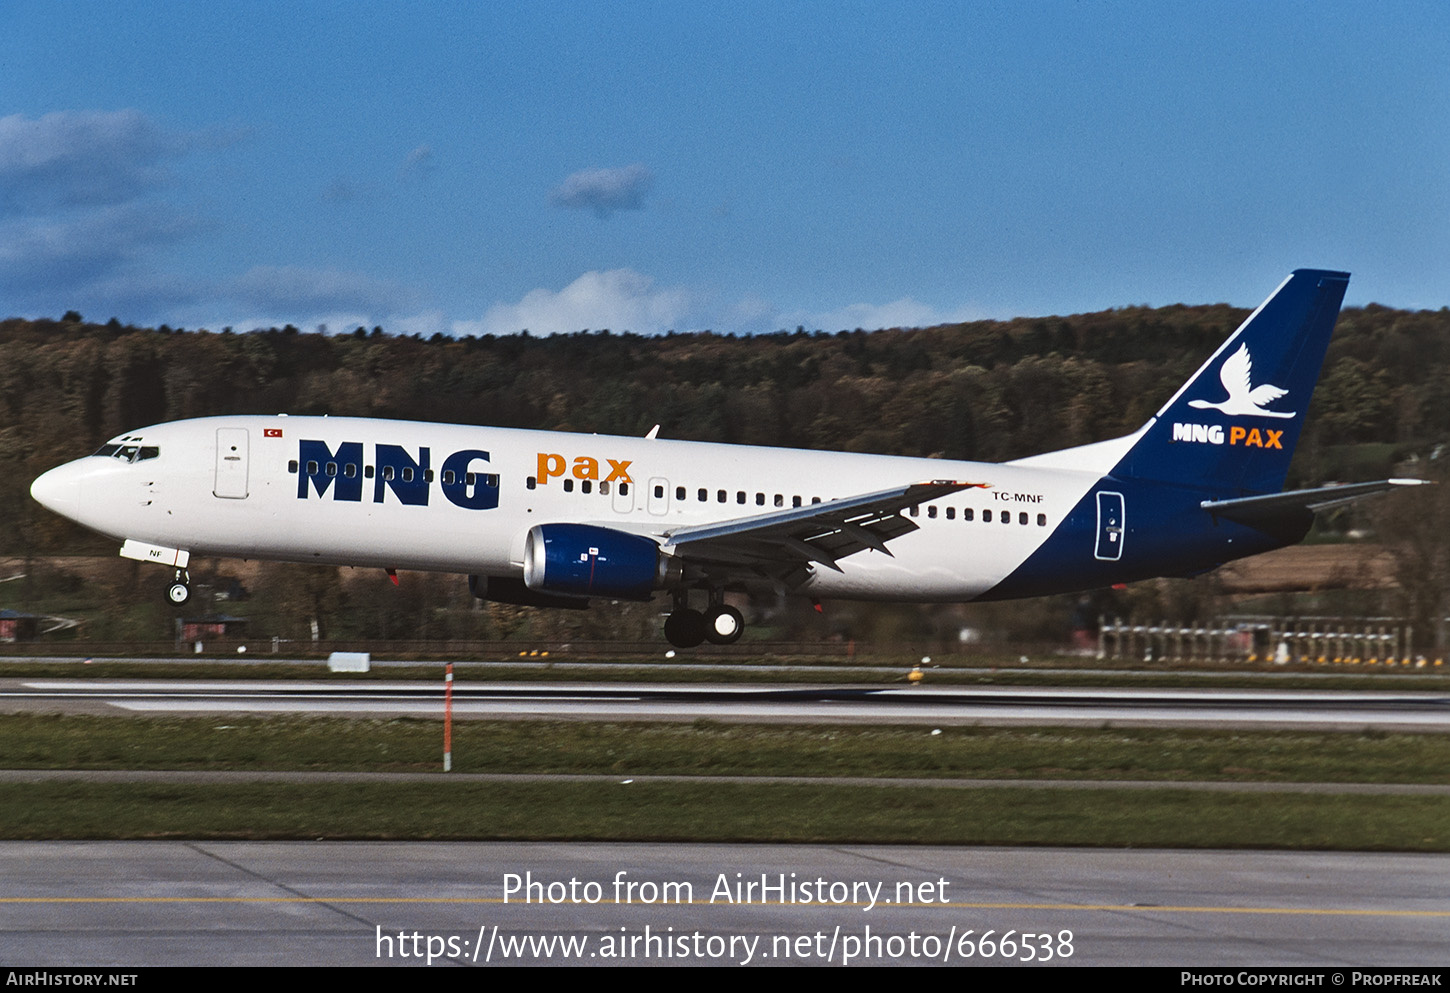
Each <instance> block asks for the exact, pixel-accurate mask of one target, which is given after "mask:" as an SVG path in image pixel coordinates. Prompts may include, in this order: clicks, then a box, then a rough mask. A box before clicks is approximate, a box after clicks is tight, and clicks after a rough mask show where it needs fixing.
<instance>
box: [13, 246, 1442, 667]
mask: <svg viewBox="0 0 1450 993" xmlns="http://www.w3.org/2000/svg"><path fill="white" fill-rule="evenodd" d="M1348 281H1349V275H1348V274H1347V273H1342V272H1328V271H1321V270H1310V269H1301V270H1298V271H1296V272H1294V273H1293V274H1292V275H1290V276H1289V277H1288V278H1287V279H1286V280H1285V281H1284V282H1283V283H1282V284H1281V285H1280V286H1279V288H1278V289H1277V290H1275V291H1274V293H1273V295H1272V296H1271V297H1270V298H1269V299H1268V300H1266V301H1265V302H1264V303H1263V304H1262V305H1261V306H1260V307H1259V308H1258V309H1257V310H1255V311H1254V312H1253V313H1252V314H1251V315H1250V316H1249V318H1248V319H1247V320H1246V321H1244V323H1243V324H1242V325H1241V326H1240V327H1239V328H1238V330H1237V331H1235V332H1234V333H1233V335H1231V336H1230V337H1229V339H1228V340H1227V341H1225V342H1224V343H1223V345H1222V346H1220V348H1219V349H1218V351H1217V352H1215V353H1214V354H1213V355H1212V356H1211V357H1210V358H1209V359H1208V361H1207V362H1205V363H1204V364H1203V366H1202V367H1201V368H1200V369H1199V370H1198V372H1197V373H1195V374H1194V376H1193V377H1192V378H1191V379H1189V380H1188V382H1187V383H1185V384H1184V385H1183V386H1182V387H1181V388H1180V389H1179V390H1178V391H1177V392H1176V393H1174V394H1173V396H1172V398H1171V399H1169V400H1168V402H1167V403H1165V404H1164V405H1163V407H1162V409H1160V410H1159V411H1158V413H1157V414H1155V415H1154V416H1153V417H1152V418H1150V419H1149V420H1148V422H1147V423H1146V424H1144V425H1143V426H1142V427H1141V428H1139V429H1138V430H1137V431H1135V432H1133V433H1132V434H1130V435H1126V436H1124V437H1121V438H1116V439H1113V440H1110V441H1101V442H1096V443H1094V444H1090V445H1084V446H1080V447H1077V448H1069V449H1065V450H1063V451H1058V452H1052V453H1050V454H1046V455H1037V456H1033V457H1031V458H1025V459H1019V460H1017V461H1015V462H1007V463H1001V464H995V463H978V462H951V461H944V460H940V459H921V458H896V457H890V456H881V455H857V454H848V453H841V452H819V451H797V450H789V449H778V448H758V447H746V446H739V445H722V444H707V443H702V442H686V441H670V440H666V439H662V438H657V437H654V434H655V432H651V433H650V436H648V437H644V438H638V437H617V436H606V435H592V434H564V433H558V432H552V431H526V430H516V429H505V428H488V427H472V426H465V425H454V424H431V423H419V422H410V421H389V420H376V419H362V418H349V417H287V416H285V415H278V416H235V417H230V416H228V417H207V418H201V419H197V420H187V421H178V422H174V423H170V424H160V425H156V426H154V427H146V428H140V429H138V430H135V431H131V432H129V433H127V434H123V435H121V436H120V437H117V438H113V439H111V440H110V441H108V442H107V443H106V444H104V445H102V446H101V447H100V449H99V450H98V451H97V452H96V453H95V454H94V455H92V456H88V457H86V458H82V459H77V460H76V461H74V462H69V463H66V464H65V465H62V466H60V467H58V468H56V469H52V470H51V471H49V472H47V473H45V474H44V475H42V476H41V477H40V478H39V479H37V480H36V481H35V483H34V485H33V486H32V487H31V493H32V495H33V496H34V497H35V499H36V500H38V501H40V502H41V503H42V504H44V505H45V506H46V507H48V508H50V509H51V510H53V511H55V512H56V513H58V514H61V515H63V516H65V517H68V518H70V519H72V520H74V521H77V522H79V523H81V524H83V525H85V526H86V527H88V528H91V529H93V530H95V531H98V532H100V533H101V534H104V535H108V536H110V537H112V538H114V539H116V540H117V541H120V542H121V555H123V556H126V557H128V558H133V559H140V560H142V561H147V562H156V563H159V564H161V565H163V566H165V567H166V568H168V569H170V570H172V571H173V572H172V582H171V584H170V586H169V589H168V596H169V597H170V599H171V600H172V601H173V602H174V603H177V604H182V603H185V602H186V601H187V599H188V598H189V597H190V585H189V584H190V579H189V576H188V573H187V566H188V563H189V561H190V559H191V557H192V556H194V555H207V556H224V557H237V558H248V559H272V560H282V561H290V562H311V563H329V564H334V565H349V566H367V567H377V568H380V569H387V570H397V569H415V570H433V571H440V572H456V573H461V574H466V575H467V576H468V577H469V584H470V587H471V588H472V589H473V591H474V593H475V595H477V596H479V597H481V598H485V599H492V600H496V601H501V602H505V603H515V604H527V605H534V606H541V607H566V608H570V607H572V608H578V607H586V606H588V605H589V603H590V601H591V600H592V599H596V598H597V599H603V600H641V601H643V600H649V599H651V598H652V597H654V596H655V595H657V594H660V593H663V594H665V595H666V596H668V597H669V598H670V602H671V605H672V608H671V610H670V613H669V614H668V616H667V618H666V620H665V624H664V633H665V637H666V638H667V639H668V640H669V641H670V643H671V644H674V645H677V646H681V647H692V646H695V645H698V644H700V643H701V642H702V641H705V640H709V641H711V642H714V643H717V644H729V643H731V642H733V641H735V640H737V639H738V638H739V637H740V635H741V633H742V631H743V630H744V619H743V618H742V616H741V614H740V612H739V611H738V610H736V609H735V608H734V607H732V606H730V605H728V604H727V603H726V602H725V594H726V593H727V592H728V591H750V592H762V591H775V592H777V593H782V592H783V593H790V594H800V595H805V596H810V597H817V598H822V597H840V598H851V599H870V600H899V601H916V602H927V601H936V602H959V601H968V600H999V599H1006V598H1011V597H1030V596H1040V595H1043V594H1050V593H1062V592H1069V591H1075V590H1082V589H1090V588H1096V587H1105V586H1109V585H1113V584H1117V583H1126V582H1131V581H1134V580H1139V579H1147V578H1150V577H1154V576H1191V575H1195V574H1198V573H1201V572H1204V571H1207V570H1209V569H1212V568H1214V567H1215V566H1218V565H1221V564H1223V563H1225V562H1228V561H1230V560H1232V559H1238V558H1242V557H1244V556H1247V555H1254V554H1257V553H1259V552H1265V551H1268V550H1270V549H1274V548H1279V547H1282V546H1284V545H1290V544H1293V543H1295V542H1297V541H1299V540H1300V539H1301V538H1302V537H1303V536H1304V534H1305V533H1306V532H1307V531H1308V529H1309V525H1310V523H1311V521H1312V519H1313V515H1314V512H1315V511H1316V510H1319V509H1322V508H1325V507H1329V506H1333V505H1337V504H1340V503H1344V502H1347V501H1349V500H1353V499H1357V498H1358V497H1361V496H1364V495H1367V494H1370V493H1376V492H1381V491H1384V490H1387V489H1389V488H1391V487H1392V486H1396V485H1409V484H1412V483H1415V482H1418V481H1417V480H1395V479H1387V480H1383V481H1380V482H1376V483H1359V484H1350V485H1342V486H1326V487H1320V488H1316V489H1308V490H1295V491H1292V492H1281V489H1282V487H1283V485H1284V479H1285V475H1286V473H1287V471H1288V468H1289V459H1290V456H1292V455H1293V452H1294V445H1295V443H1296V442H1297V441H1298V438H1299V433H1300V430H1301V428H1302V427H1303V423H1304V413H1305V411H1306V410H1307V409H1308V406H1309V398H1310V394H1311V393H1312V392H1313V389H1314V383H1315V380H1316V379H1317V378H1318V376H1319V369H1320V366H1321V364H1322V363H1323V360H1324V353H1325V349H1326V348H1327V347H1328V343H1329V336H1330V334H1331V332H1332V331H1333V329H1334V323H1335V320H1336V319H1337V317H1338V314H1339V307H1340V303H1341V301H1342V300H1343V297H1344V291H1345V287H1346V286H1347V285H1348Z"/></svg>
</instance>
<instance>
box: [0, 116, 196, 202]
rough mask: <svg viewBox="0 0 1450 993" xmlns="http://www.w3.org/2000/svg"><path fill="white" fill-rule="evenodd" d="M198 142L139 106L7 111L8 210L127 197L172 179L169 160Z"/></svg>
mask: <svg viewBox="0 0 1450 993" xmlns="http://www.w3.org/2000/svg"><path fill="white" fill-rule="evenodd" d="M194 142H195V136H192V135H186V134H180V133H171V132H168V131H166V130H165V129H164V128H162V127H161V126H160V125H158V124H157V123H156V122H155V121H153V120H151V119H150V118H149V117H147V116H146V115H145V114H142V113H141V112H140V111H138V110H118V111H111V112H106V111H57V112H55V113H52V114H46V115H45V116H44V117H40V118H37V119H34V120H31V119H29V118H26V117H25V116H24V115H22V114H11V115H10V116H8V117H0V210H3V211H4V212H5V213H17V214H30V213H36V212H44V211H50V210H54V209H56V208H64V207H76V206H88V205H112V204H119V203H124V202H126V201H128V200H132V199H134V198H136V197H138V196H141V195H143V194H145V193H147V192H149V191H150V190H152V189H155V188H156V187H158V186H160V185H162V184H164V183H165V182H166V181H167V180H168V179H169V176H170V174H169V172H168V171H167V169H166V165H165V163H166V162H167V160H169V159H175V158H179V157H180V156H182V155H184V154H185V153H186V152H187V151H188V150H190V148H191V147H192V146H193V144H194Z"/></svg>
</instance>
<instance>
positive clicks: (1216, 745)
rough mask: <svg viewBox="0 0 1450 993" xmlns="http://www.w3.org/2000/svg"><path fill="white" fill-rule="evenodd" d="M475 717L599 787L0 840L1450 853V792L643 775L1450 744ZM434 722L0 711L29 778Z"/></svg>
mask: <svg viewBox="0 0 1450 993" xmlns="http://www.w3.org/2000/svg"><path fill="white" fill-rule="evenodd" d="M932 731H933V729H932V728H930V727H923V726H911V727H864V726H857V725H851V726H842V727H817V726H787V725H749V724H725V723H716V722H706V721H700V722H696V723H694V724H651V723H588V722H567V721H463V722H459V723H457V724H456V725H455V728H454V768H455V769H456V770H457V771H458V772H492V773H562V772H570V773H593V774H597V775H600V776H607V777H611V778H610V779H601V780H599V781H586V782H577V781H574V782H550V781H541V782H523V783H510V782H476V781H467V780H464V779H461V778H459V777H456V776H452V777H450V776H445V775H443V774H441V773H437V774H436V775H433V776H427V777H425V778H422V779H419V780H415V781H408V782H390V783H377V782H358V783H329V782H291V781H282V780H281V779H280V778H279V779H278V780H277V781H261V782H255V781H249V782H232V783H225V784H197V783H183V782H163V783H154V782H140V783H124V784H122V783H97V782H60V781H45V782H39V783H26V784H20V783H10V784H0V838H6V839H35V838H55V839H73V838H76V839H78V838H94V839H106V838H198V839H201V838H206V839H221V838H256V839H261V838H296V839H313V838H329V839H346V838H369V839H462V838H469V839H531V840H562V839H578V840H588V839H594V840H603V839H611V840H640V841H643V840H674V841H723V842H764V841H779V842H829V843H847V842H856V843H866V842H871V843H899V844H1002V845H1109V846H1144V847H1147V846H1153V847H1162V846H1167V847H1214V848H1231V847H1252V848H1287V849H1355V850H1383V851H1436V852H1440V851H1450V797H1439V796H1394V795H1384V796H1361V795H1353V794H1332V793H1331V794H1291V793H1272V792H1271V793H1262V792H1259V793H1242V792H1232V791H1228V792H1204V791H1193V790H1182V789H1172V788H1159V789H1152V790H1148V789H1140V790H1134V789H1121V788H1109V789H1102V790H1064V789H1050V790H1033V789H1027V788H1021V787H1015V786H1014V787H1001V788H980V787H973V786H965V787H963V786H956V785H951V786H942V787H918V786H855V785H845V784H842V785H839V786H833V785H830V784H814V783H810V784H807V783H768V782H759V783H741V782H737V781H728V782H727V781H719V782H708V781H706V782H647V781H639V782H633V783H625V782H624V780H626V779H630V778H633V777H641V776H648V775H652V774H653V775H660V774H691V775H698V776H706V777H708V776H727V775H728V776H762V777H764V776H824V777H832V776H873V777H884V778H915V777H939V778H959V779H976V778H983V779H1003V778H1007V779H1074V780H1099V781H1101V780H1121V779H1128V780H1152V781H1157V782H1174V781H1181V780H1216V781H1221V782H1228V783H1265V782H1268V783H1293V782H1331V783H1334V782H1370V783H1447V782H1450V735H1432V734H1426V735H1413V734H1380V733H1375V734H1367V735H1356V734H1343V733H1308V732H1231V731H1204V730H1171V729H1132V730H1115V729H1053V728H962V727H945V728H941V729H940V733H936V734H933V733H932ZM441 732H442V727H441V724H440V722H438V721H436V720H423V719H417V718H400V719H394V720H346V719H340V718H325V717H295V718H270V717H268V718H259V717H235V716H217V717H186V718H153V717H144V718H123V717H92V716H61V715H3V716H0V765H3V766H5V767H8V768H28V769H179V770H218V771H221V770H247V771H253V772H257V771H262V772H278V773H282V772H289V771H310V770H317V771H321V770H354V771H395V772H396V771H416V772H424V773H428V772H437V770H438V769H439V766H440V759H441V755H440V752H441V744H442V742H441V737H442V734H441Z"/></svg>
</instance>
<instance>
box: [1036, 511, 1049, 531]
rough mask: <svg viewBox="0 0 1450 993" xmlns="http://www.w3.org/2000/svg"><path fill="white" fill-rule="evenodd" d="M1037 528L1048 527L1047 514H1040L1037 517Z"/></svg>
mask: <svg viewBox="0 0 1450 993" xmlns="http://www.w3.org/2000/svg"><path fill="white" fill-rule="evenodd" d="M1037 526H1038V527H1040V528H1043V527H1046V526H1047V515H1046V514H1038V515H1037Z"/></svg>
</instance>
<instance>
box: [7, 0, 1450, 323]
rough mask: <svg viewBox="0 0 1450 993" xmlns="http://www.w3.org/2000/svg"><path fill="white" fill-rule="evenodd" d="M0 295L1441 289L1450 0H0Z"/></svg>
mask: <svg viewBox="0 0 1450 993" xmlns="http://www.w3.org/2000/svg"><path fill="white" fill-rule="evenodd" d="M0 37H3V38H4V39H5V43H4V45H3V47H0V317H4V316H22V317H59V316H61V315H62V314H63V313H64V312H66V311H68V310H76V311H78V312H80V313H81V314H83V315H84V317H85V318H86V319H88V320H97V321H105V320H107V319H109V318H111V317H116V318H118V319H119V320H121V321H122V322H123V323H128V324H136V325H143V326H154V325H159V324H162V323H165V324H168V325H170V326H172V327H186V328H197V327H207V328H211V329H213V330H219V329H220V328H222V327H233V328H235V329H236V330H238V331H242V330H249V329H251V328H254V327H268V326H281V325H283V324H288V323H290V324H293V325H296V326H298V327H300V328H303V329H305V330H313V329H314V328H317V327H319V326H322V325H326V326H327V328H328V329H330V330H332V331H337V332H341V331H350V330H352V329H353V328H354V327H357V326H359V325H362V326H366V327H369V328H371V327H374V326H378V325H381V326H382V327H383V328H384V329H385V330H387V331H389V332H397V333H407V334H413V333H421V334H423V335H425V336H431V335H432V334H435V333H438V332H442V333H444V334H456V335H463V334H483V333H492V334H507V333H514V332H518V331H520V330H523V329H528V330H529V331H530V332H531V333H533V334H548V333H555V332H566V333H572V332H576V331H581V330H585V329H590V330H596V331H597V330H601V329H605V328H608V329H611V330H613V331H616V332H621V331H634V332H638V333H658V332H663V331H667V330H676V331H695V330H703V329H711V330H714V331H717V332H721V333H755V332H766V331H774V330H777V329H780V328H788V329H794V328H796V327H797V326H804V327H805V328H806V329H807V330H816V329H821V330H826V331H838V330H842V329H854V328H857V327H861V328H867V329H873V328H877V327H890V326H924V325H930V324H936V323H942V322H946V321H956V320H970V319H977V318H984V317H993V318H1009V317H1013V316H1019V315H1029V316H1040V315H1048V314H1070V313H1081V312H1087V311H1096V310H1102V309H1105V308H1109V307H1120V306H1133V305H1139V304H1149V305H1152V306H1162V305H1165V304H1172V303H1189V304H1198V303H1218V302H1226V303H1231V304H1235V305H1239V306H1254V305H1256V304H1257V303H1259V302H1260V301H1261V300H1262V299H1263V298H1264V297H1265V296H1267V295H1268V294H1269V292H1270V291H1272V290H1273V289H1274V287H1275V286H1277V285H1278V283H1279V282H1280V281H1281V280H1282V279H1283V278H1284V276H1286V275H1287V274H1288V273H1289V272H1290V271H1291V270H1292V269H1295V268H1299V267H1317V268H1331V269H1345V270H1349V271H1350V272H1352V273H1353V279H1352V280H1351V282H1350V288H1349V293H1348V297H1347V299H1346V303H1347V304H1348V305H1351V306H1352V305H1358V304H1364V303H1368V302H1372V301H1373V302H1378V303H1382V304H1384V305H1386V306H1395V307H1405V308H1426V309H1438V308H1440V307H1443V306H1446V305H1450V4H1446V3H1444V2H1443V0H1428V2H1423V3H1401V2H1394V0H1388V2H1377V3H1373V4H1370V3H1363V2H1354V3H1347V2H1336V0H1320V2H1312V3H1309V2H1305V3H1298V2H1274V0H1252V2H1213V0H1204V2H1193V3H1169V2H1142V3H1139V2H1128V0H1124V2H1116V0H1111V2H1109V0H1074V2H1066V0H1062V2H1058V0H1013V2H992V0H974V2H968V0H951V2H943V3H918V2H909V0H890V2H886V0H883V2H879V3H859V2H849V0H830V2H790V0H772V2H767V3H755V2H729V3H722V4H711V5H707V4H698V3H687V2H684V0H670V2H660V3H650V2H631V0H608V2H583V0H579V2H537V3H535V2H507V0H501V2H494V3H475V2H458V3H432V2H427V0H410V2H408V3H398V2H375V3H374V2H366V0H347V2H320V0H303V2H301V3H294V4H283V3H280V2H269V0H213V2H208V3H205V4H199V3H195V2H163V0H107V2H104V3H102V2H84V0H61V2H57V0H37V2H31V0H0Z"/></svg>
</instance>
